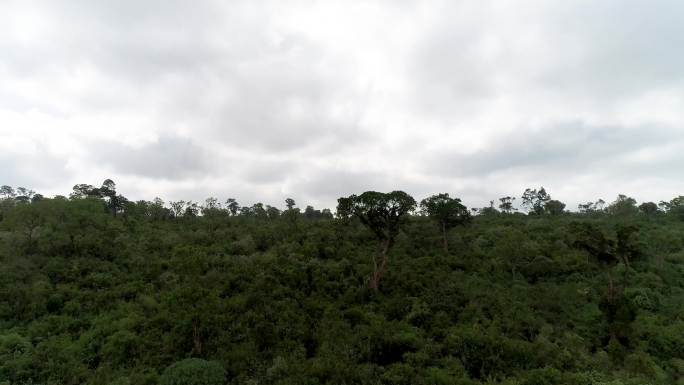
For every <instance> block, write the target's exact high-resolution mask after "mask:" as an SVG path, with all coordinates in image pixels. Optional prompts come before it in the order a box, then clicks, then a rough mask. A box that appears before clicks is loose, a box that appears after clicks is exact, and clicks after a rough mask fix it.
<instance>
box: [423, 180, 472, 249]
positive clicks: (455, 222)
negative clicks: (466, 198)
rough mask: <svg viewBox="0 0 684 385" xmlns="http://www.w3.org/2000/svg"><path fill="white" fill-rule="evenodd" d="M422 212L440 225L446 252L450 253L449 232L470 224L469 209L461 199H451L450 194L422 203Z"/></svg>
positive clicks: (426, 199)
mask: <svg viewBox="0 0 684 385" xmlns="http://www.w3.org/2000/svg"><path fill="white" fill-rule="evenodd" d="M420 208H421V211H422V212H423V213H424V214H425V215H427V216H429V217H430V218H432V219H433V220H434V221H435V222H437V223H438V224H439V227H440V229H441V232H442V245H443V247H444V252H445V253H447V254H448V253H449V242H448V240H447V231H448V230H449V229H451V228H454V227H456V226H460V225H465V224H467V223H469V222H470V220H471V216H470V213H469V212H468V208H467V207H465V206H464V205H463V204H461V200H460V199H459V198H451V197H449V194H446V193H445V194H437V195H433V196H431V197H428V198H425V199H423V200H422V201H421V202H420Z"/></svg>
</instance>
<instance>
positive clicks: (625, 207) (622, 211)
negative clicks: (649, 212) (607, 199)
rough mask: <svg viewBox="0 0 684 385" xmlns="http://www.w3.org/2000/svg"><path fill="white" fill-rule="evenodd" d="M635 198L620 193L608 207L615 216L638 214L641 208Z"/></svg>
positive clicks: (609, 211)
mask: <svg viewBox="0 0 684 385" xmlns="http://www.w3.org/2000/svg"><path fill="white" fill-rule="evenodd" d="M636 203H637V202H636V200H635V199H634V198H631V197H628V196H626V195H623V194H620V195H618V197H617V199H615V201H614V202H613V203H611V204H610V205H609V206H608V208H607V209H606V210H607V211H608V213H609V214H611V215H615V216H628V215H634V214H636V213H637V212H638V211H639V209H638V208H637V205H636Z"/></svg>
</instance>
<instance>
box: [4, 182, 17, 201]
mask: <svg viewBox="0 0 684 385" xmlns="http://www.w3.org/2000/svg"><path fill="white" fill-rule="evenodd" d="M0 195H2V197H3V198H5V199H9V198H14V197H15V196H16V193H15V192H14V189H13V188H12V187H11V186H7V185H3V186H2V187H0Z"/></svg>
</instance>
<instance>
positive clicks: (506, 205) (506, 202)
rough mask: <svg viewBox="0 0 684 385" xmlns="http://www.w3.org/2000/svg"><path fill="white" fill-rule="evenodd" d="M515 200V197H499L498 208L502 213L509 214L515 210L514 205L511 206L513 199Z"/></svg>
mask: <svg viewBox="0 0 684 385" xmlns="http://www.w3.org/2000/svg"><path fill="white" fill-rule="evenodd" d="M514 200H515V197H503V198H499V202H501V203H500V204H499V210H501V212H502V213H506V214H510V213H512V212H513V211H517V210H518V209H516V208H515V207H513V201H514Z"/></svg>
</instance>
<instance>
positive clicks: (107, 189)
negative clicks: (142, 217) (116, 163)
mask: <svg viewBox="0 0 684 385" xmlns="http://www.w3.org/2000/svg"><path fill="white" fill-rule="evenodd" d="M97 191H98V193H99V195H100V197H102V198H103V199H104V200H105V203H106V205H107V209H108V210H109V212H110V213H111V214H112V216H116V214H117V213H119V212H120V211H122V210H123V208H124V204H125V202H126V201H127V199H126V198H124V197H123V196H122V195H117V194H116V183H114V181H113V180H111V179H105V181H104V182H102V187H100V188H99V189H98V190H97Z"/></svg>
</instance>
